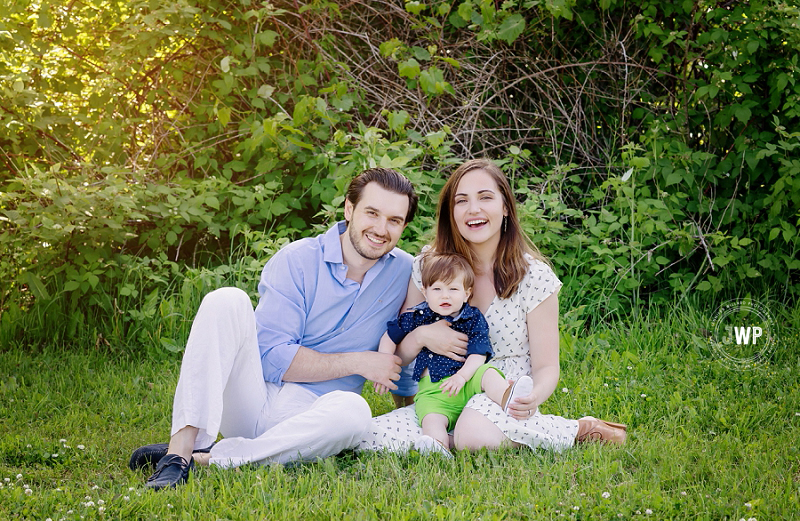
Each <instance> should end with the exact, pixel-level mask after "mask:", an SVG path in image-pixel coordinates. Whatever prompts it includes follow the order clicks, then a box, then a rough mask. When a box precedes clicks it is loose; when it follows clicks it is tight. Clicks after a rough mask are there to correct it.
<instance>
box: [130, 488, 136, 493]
mask: <svg viewBox="0 0 800 521" xmlns="http://www.w3.org/2000/svg"><path fill="white" fill-rule="evenodd" d="M128 490H129V491H130V492H133V491H134V490H136V489H135V488H133V487H128Z"/></svg>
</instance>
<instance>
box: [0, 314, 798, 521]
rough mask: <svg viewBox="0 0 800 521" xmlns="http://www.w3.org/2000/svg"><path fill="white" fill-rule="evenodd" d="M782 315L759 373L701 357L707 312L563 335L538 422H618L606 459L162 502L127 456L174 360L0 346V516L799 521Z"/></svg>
mask: <svg viewBox="0 0 800 521" xmlns="http://www.w3.org/2000/svg"><path fill="white" fill-rule="evenodd" d="M780 318H781V320H780V321H781V324H782V329H781V331H780V332H779V335H778V339H777V345H776V349H775V351H774V353H773V356H772V358H771V360H770V362H769V363H768V364H766V365H764V366H761V367H759V368H757V369H753V370H747V371H741V370H733V369H729V368H727V367H725V366H724V365H723V364H722V363H720V361H719V360H718V359H717V358H715V357H714V355H713V353H712V352H711V350H710V349H709V348H708V347H707V346H705V345H704V341H703V340H702V335H701V334H700V333H699V331H701V330H702V328H704V327H707V325H706V321H707V317H705V316H704V315H703V314H701V313H699V312H696V311H693V310H692V309H688V308H687V309H681V310H680V311H678V312H674V313H667V312H651V314H650V315H649V316H644V317H639V318H637V319H635V320H633V319H632V320H630V321H628V322H619V323H616V324H611V325H607V326H604V327H601V328H595V329H593V331H592V332H590V333H589V332H581V333H580V334H578V333H577V332H576V331H574V330H573V331H570V332H569V333H568V334H565V335H564V342H563V346H562V353H561V359H562V380H561V382H560V384H559V388H558V390H557V391H556V393H554V395H553V396H552V397H551V398H550V399H549V400H548V401H547V402H545V404H543V406H542V410H543V412H546V413H555V414H561V415H563V416H567V417H572V418H578V417H580V416H583V415H586V414H593V415H595V416H597V417H600V418H607V419H610V420H614V421H621V422H625V423H627V424H628V425H629V432H630V435H629V442H628V443H627V444H626V445H625V446H624V447H622V448H615V447H606V446H600V445H583V446H580V447H576V448H574V449H571V450H568V451H566V452H564V453H562V454H553V453H549V452H544V451H532V450H529V449H520V450H504V451H498V452H494V453H490V452H486V451H481V452H478V453H474V454H470V453H463V452H462V453H458V454H457V455H456V458H455V460H454V461H442V460H440V459H438V458H421V457H420V456H419V455H418V454H416V453H413V452H412V453H410V454H407V455H395V454H353V453H348V454H344V455H341V456H339V457H336V458H330V459H328V460H324V461H321V462H318V463H313V464H305V465H297V466H292V467H281V466H265V467H255V466H253V467H244V468H240V469H236V470H220V469H213V468H212V469H200V470H198V471H197V472H196V473H195V474H194V475H193V477H192V479H191V481H190V483H189V484H188V485H187V486H185V487H182V488H179V489H178V490H175V491H165V492H160V493H152V492H149V491H146V490H144V488H143V486H142V485H143V481H144V477H145V475H144V474H142V473H137V472H131V471H130V470H128V468H127V460H128V457H129V455H130V452H131V450H132V449H133V448H135V447H136V446H138V445H142V444H145V443H152V442H157V441H166V438H167V433H168V432H169V417H170V408H171V401H172V392H173V390H174V386H175V383H176V380H177V372H178V367H179V363H180V360H179V358H178V357H177V356H172V355H170V357H169V358H166V359H161V360H153V359H141V358H137V357H133V356H129V355H123V354H119V353H109V352H107V351H106V352H100V351H97V350H96V349H95V348H94V347H81V348H80V349H78V350H77V352H75V351H69V350H67V349H66V348H65V347H64V348H56V347H51V348H48V349H45V350H42V351H37V352H28V351H27V350H26V348H25V346H10V347H9V346H7V347H5V348H4V349H3V352H2V356H0V482H2V488H0V519H16V518H23V519H47V518H51V519H53V520H57V519H62V518H63V519H392V520H393V521H394V520H396V521H400V520H403V519H458V520H461V519H485V520H490V519H509V520H511V519H560V518H562V517H563V518H564V519H733V520H739V519H742V518H744V519H750V518H756V519H758V520H771V519H797V518H800V506H798V504H800V444H798V441H797V440H798V438H799V437H800V362H799V361H798V353H800V339H798V331H800V313H798V310H788V311H785V312H784V315H783V316H781V317H780ZM365 395H366V397H367V399H368V401H370V403H371V405H372V406H373V410H374V411H375V412H376V413H379V412H384V411H386V410H388V409H389V399H388V398H387V397H378V396H376V395H375V394H374V393H372V392H371V391H369V390H367V391H365ZM62 440H65V441H62ZM55 454H57V456H55ZM18 475H21V477H17V476H18ZM26 485H27V488H28V489H29V490H30V492H26V490H25V489H26ZM101 502H102V503H101ZM748 504H749V506H748ZM100 507H102V508H103V509H104V510H103V511H102V512H101V511H100ZM648 512H650V513H649V514H648Z"/></svg>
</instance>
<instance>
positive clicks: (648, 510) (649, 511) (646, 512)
mask: <svg viewBox="0 0 800 521" xmlns="http://www.w3.org/2000/svg"><path fill="white" fill-rule="evenodd" d="M636 513H637V514H638V513H639V511H638V510H637V511H636ZM644 513H645V514H647V515H648V516H649V515H650V514H652V513H653V511H652V510H650V509H649V508H648V509H647V510H645V511H644Z"/></svg>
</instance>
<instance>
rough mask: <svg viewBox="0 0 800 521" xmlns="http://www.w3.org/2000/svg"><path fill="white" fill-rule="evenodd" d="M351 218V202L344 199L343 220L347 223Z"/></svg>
mask: <svg viewBox="0 0 800 521" xmlns="http://www.w3.org/2000/svg"><path fill="white" fill-rule="evenodd" d="M352 218H353V203H351V202H350V199H345V200H344V220H345V221H347V222H348V223H349V222H350V219H352Z"/></svg>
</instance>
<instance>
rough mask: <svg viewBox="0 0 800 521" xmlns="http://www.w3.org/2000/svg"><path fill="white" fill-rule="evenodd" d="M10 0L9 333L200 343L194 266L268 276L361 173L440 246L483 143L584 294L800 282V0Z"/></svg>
mask: <svg viewBox="0 0 800 521" xmlns="http://www.w3.org/2000/svg"><path fill="white" fill-rule="evenodd" d="M6 11H7V12H6V13H5V15H4V18H3V20H2V21H0V89H2V90H0V122H1V123H2V124H0V149H1V150H2V152H0V248H2V252H3V255H2V258H0V280H2V281H3V284H2V288H0V311H2V313H3V316H2V320H1V322H0V337H2V338H0V340H9V339H12V338H16V337H19V335H22V333H23V331H24V332H25V334H26V335H27V338H28V339H29V340H33V339H35V338H41V339H47V340H54V339H55V340H59V339H62V338H68V337H72V336H74V335H76V334H78V333H80V332H84V333H86V332H88V333H90V334H92V335H93V336H94V338H95V340H96V342H97V343H98V344H99V343H102V342H107V341H108V340H109V339H111V340H114V341H116V342H120V343H126V342H128V341H132V342H140V341H143V342H148V343H150V344H155V345H161V346H165V347H167V348H168V349H179V347H178V345H179V344H180V343H179V342H176V341H174V340H173V338H176V337H177V336H180V333H169V334H167V333H164V334H162V332H165V331H174V330H175V329H181V328H184V329H185V324H186V319H187V318H188V317H182V316H177V317H176V313H174V309H178V308H179V309H183V305H182V304H181V303H180V301H181V299H184V300H185V299H188V298H194V297H190V295H193V294H194V293H193V292H192V291H190V289H191V288H195V289H197V288H202V287H209V288H210V287H213V286H215V285H218V284H222V283H239V284H240V285H242V286H243V287H246V288H247V289H248V290H250V291H252V290H253V289H254V287H255V284H253V282H252V279H253V277H255V276H257V274H258V271H259V268H260V266H261V265H262V264H263V262H264V260H266V258H267V257H268V256H269V255H270V254H271V253H272V252H274V251H275V249H276V248H278V247H280V245H281V244H283V243H284V242H285V241H286V240H289V239H292V238H296V237H299V236H303V235H309V234H313V233H317V232H318V231H320V230H321V229H324V228H325V227H326V226H327V223H329V222H330V221H331V220H333V219H335V218H336V217H337V215H339V213H338V212H339V208H340V206H341V202H342V194H343V190H344V187H345V186H346V184H347V182H348V180H349V179H350V178H351V177H352V175H353V174H354V173H355V172H357V171H360V170H361V169H363V168H364V167H367V166H371V165H383V166H391V167H395V168H398V169H401V170H402V171H404V172H405V173H407V174H408V175H409V177H410V178H411V179H412V180H413V181H414V182H415V183H416V185H417V186H418V188H419V190H420V192H422V204H421V213H422V215H421V216H420V218H418V219H417V220H416V221H415V222H414V223H413V224H412V226H411V227H410V230H409V232H407V234H406V238H405V241H404V246H405V247H406V248H407V249H409V250H410V251H412V252H415V251H416V250H417V249H418V248H419V246H420V245H421V244H422V243H423V242H424V241H425V240H426V239H427V236H426V233H427V232H428V231H429V230H430V227H431V223H432V221H433V213H434V209H435V200H436V195H437V193H438V190H439V188H440V187H441V186H442V184H443V182H444V177H445V175H446V172H448V171H449V170H450V169H451V167H452V165H454V164H456V163H458V162H460V161H461V160H463V159H465V158H467V157H474V156H489V157H492V158H494V159H496V160H498V161H500V162H501V163H502V164H503V168H504V169H505V170H506V171H507V173H508V174H509V175H510V176H511V177H512V178H513V180H514V185H515V188H516V190H517V194H518V197H519V201H520V203H521V204H522V215H523V217H524V220H525V226H526V228H527V230H528V231H529V232H530V233H531V235H532V236H533V237H534V239H535V240H536V242H537V243H538V244H539V246H540V247H541V248H542V249H543V251H544V252H545V253H546V254H548V255H549V256H551V257H552V259H553V262H554V263H555V265H556V268H557V271H558V273H559V275H560V276H561V277H562V279H563V280H564V281H565V283H566V285H567V288H568V289H569V291H568V292H567V295H568V297H567V299H568V307H569V308H579V306H580V305H582V304H585V303H591V305H592V306H594V307H600V308H602V309H603V310H605V311H607V312H617V311H622V310H629V309H637V308H639V307H641V306H642V305H646V304H647V303H649V302H653V301H658V300H672V299H674V298H676V297H682V296H684V295H687V294H691V293H693V292H706V293H707V294H708V295H720V296H721V295H728V294H737V293H741V292H746V291H759V292H761V293H764V292H767V291H768V292H769V294H770V295H771V296H772V297H773V298H779V299H782V300H784V299H794V298H795V297H796V295H797V290H798V269H799V268H800V260H798V259H797V253H798V249H800V239H798V234H797V230H798V226H800V186H797V185H798V183H800V177H798V174H800V154H798V147H800V132H797V131H796V129H798V128H800V125H798V122H799V121H800V83H799V82H798V80H800V76H798V51H800V31H798V28H797V23H798V21H799V20H800V8H798V5H797V2H796V1H790V2H777V1H761V0H756V1H751V2H736V1H733V2H712V1H708V0H695V1H691V0H687V1H683V2H655V1H651V0H644V1H643V2H637V3H633V2H623V1H616V0H600V1H599V2H583V1H577V0H522V1H507V2H503V3H502V4H499V3H497V2H494V1H489V0H464V1H458V2H445V1H433V2H430V3H423V2H417V1H411V2H405V3H402V2H389V1H385V2H353V3H349V4H347V6H346V7H344V6H340V5H338V4H336V3H329V2H323V1H311V2H308V3H300V2H275V3H272V4H270V3H256V2H251V1H250V0H236V1H235V0H210V1H203V2H200V1H198V0H182V1H180V2H174V1H166V0H149V1H147V2H144V1H125V2H122V1H119V0H87V1H86V2H72V3H69V4H66V5H61V4H57V3H50V2H44V1H42V2H12V5H10V6H8V7H7V8H6ZM231 273H235V274H236V277H240V278H241V277H244V279H243V280H231V275H230V274H231ZM155 318H158V320H154V319H155ZM181 324H182V325H181Z"/></svg>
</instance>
